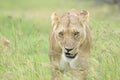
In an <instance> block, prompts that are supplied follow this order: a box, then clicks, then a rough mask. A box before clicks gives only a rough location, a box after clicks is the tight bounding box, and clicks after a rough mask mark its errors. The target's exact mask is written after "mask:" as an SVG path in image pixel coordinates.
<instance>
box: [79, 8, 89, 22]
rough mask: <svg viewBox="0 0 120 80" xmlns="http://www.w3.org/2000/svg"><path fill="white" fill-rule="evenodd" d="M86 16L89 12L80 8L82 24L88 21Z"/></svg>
mask: <svg viewBox="0 0 120 80" xmlns="http://www.w3.org/2000/svg"><path fill="white" fill-rule="evenodd" d="M88 18H89V12H88V11H86V10H82V11H81V12H80V22H81V23H82V24H84V23H85V22H87V21H88Z"/></svg>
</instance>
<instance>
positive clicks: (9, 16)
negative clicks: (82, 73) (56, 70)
mask: <svg viewBox="0 0 120 80" xmlns="http://www.w3.org/2000/svg"><path fill="white" fill-rule="evenodd" d="M28 3H29V4H28ZM71 8H76V9H86V10H88V11H89V12H90V20H89V24H90V27H91V31H92V34H93V48H92V50H91V57H90V63H91V65H90V70H89V79H88V80H119V79H120V67H119V66H120V58H119V57H120V45H119V44H120V18H119V17H120V14H119V13H118V11H115V10H114V6H112V7H111V6H108V5H102V6H95V5H94V4H93V1H87V2H81V1H80V2H79V1H77V0H76V1H71V0H66V1H65V0H61V1H57V0H53V1H47V0H43V1H40V0H34V1H29V0H17V1H16V0H11V1H9V0H6V1H4V0H3V1H0V9H1V10H0V79H1V80H50V69H49V58H48V45H49V44H48V37H49V36H48V35H49V31H50V26H51V21H50V15H51V13H52V12H53V11H54V10H56V11H57V12H58V13H62V12H64V11H66V10H68V9H71ZM111 8H112V10H111ZM3 37H5V38H6V39H8V40H9V41H10V46H6V45H4V39H2V38H3Z"/></svg>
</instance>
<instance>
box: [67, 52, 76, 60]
mask: <svg viewBox="0 0 120 80" xmlns="http://www.w3.org/2000/svg"><path fill="white" fill-rule="evenodd" d="M77 54H78V53H76V54H71V53H68V52H67V53H65V56H66V57H67V58H71V59H73V58H75V57H76V55H77Z"/></svg>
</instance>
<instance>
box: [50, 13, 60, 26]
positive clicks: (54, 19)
mask: <svg viewBox="0 0 120 80" xmlns="http://www.w3.org/2000/svg"><path fill="white" fill-rule="evenodd" d="M51 19H52V25H54V24H56V23H58V19H59V18H58V16H57V14H56V12H53V13H52V16H51Z"/></svg>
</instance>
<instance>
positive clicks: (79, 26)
mask: <svg viewBox="0 0 120 80" xmlns="http://www.w3.org/2000/svg"><path fill="white" fill-rule="evenodd" d="M56 20H57V21H56V22H53V25H54V28H53V31H54V33H55V34H54V36H55V40H56V41H57V42H58V44H59V46H60V47H61V49H62V53H63V54H65V55H66V57H68V58H74V57H75V56H76V55H77V54H78V52H79V47H80V45H81V44H82V42H83V41H84V40H85V38H86V31H85V27H84V24H85V22H80V20H81V21H82V18H81V17H80V14H76V13H70V12H69V13H66V14H64V15H63V16H62V17H59V18H58V17H56Z"/></svg>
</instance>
